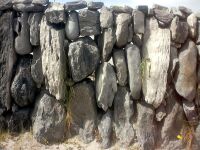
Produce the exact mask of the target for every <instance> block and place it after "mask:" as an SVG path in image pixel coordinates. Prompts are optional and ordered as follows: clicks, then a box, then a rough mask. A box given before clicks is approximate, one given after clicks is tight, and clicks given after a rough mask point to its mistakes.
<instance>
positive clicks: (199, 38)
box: [196, 21, 200, 45]
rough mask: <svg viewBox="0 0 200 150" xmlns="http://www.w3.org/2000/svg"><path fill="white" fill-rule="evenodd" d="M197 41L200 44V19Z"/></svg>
mask: <svg viewBox="0 0 200 150" xmlns="http://www.w3.org/2000/svg"><path fill="white" fill-rule="evenodd" d="M197 31H198V32H197V41H196V43H197V44H198V45H199V44H200V21H198V22H197Z"/></svg>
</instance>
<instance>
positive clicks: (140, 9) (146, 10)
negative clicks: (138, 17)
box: [136, 5, 149, 16]
mask: <svg viewBox="0 0 200 150" xmlns="http://www.w3.org/2000/svg"><path fill="white" fill-rule="evenodd" d="M136 9H137V10H139V11H141V12H143V13H144V14H145V15H146V16H147V15H148V9H149V8H148V5H138V6H137V7H136Z"/></svg>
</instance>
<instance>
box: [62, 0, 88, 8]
mask: <svg viewBox="0 0 200 150" xmlns="http://www.w3.org/2000/svg"><path fill="white" fill-rule="evenodd" d="M86 7H87V2H86V1H84V0H78V1H73V2H67V3H65V5H64V8H65V10H67V11H71V10H79V9H83V8H86Z"/></svg>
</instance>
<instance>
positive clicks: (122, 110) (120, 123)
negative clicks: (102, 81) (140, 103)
mask: <svg viewBox="0 0 200 150" xmlns="http://www.w3.org/2000/svg"><path fill="white" fill-rule="evenodd" d="M133 114H134V110H133V101H132V100H131V99H130V93H129V92H128V91H127V89H126V87H121V86H118V90H117V93H116V96H115V99H114V128H115V133H116V137H117V138H118V139H119V144H120V146H122V147H128V146H129V145H130V144H131V143H132V142H133V139H134V137H135V131H134V129H133V126H132V121H131V120H132V117H133Z"/></svg>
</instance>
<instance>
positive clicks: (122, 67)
mask: <svg viewBox="0 0 200 150" xmlns="http://www.w3.org/2000/svg"><path fill="white" fill-rule="evenodd" d="M113 62H114V65H115V70H116V75H117V80H118V84H119V85H121V86H125V85H126V84H127V81H128V68H127V64H126V58H125V52H124V50H123V49H122V50H114V52H113Z"/></svg>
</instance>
